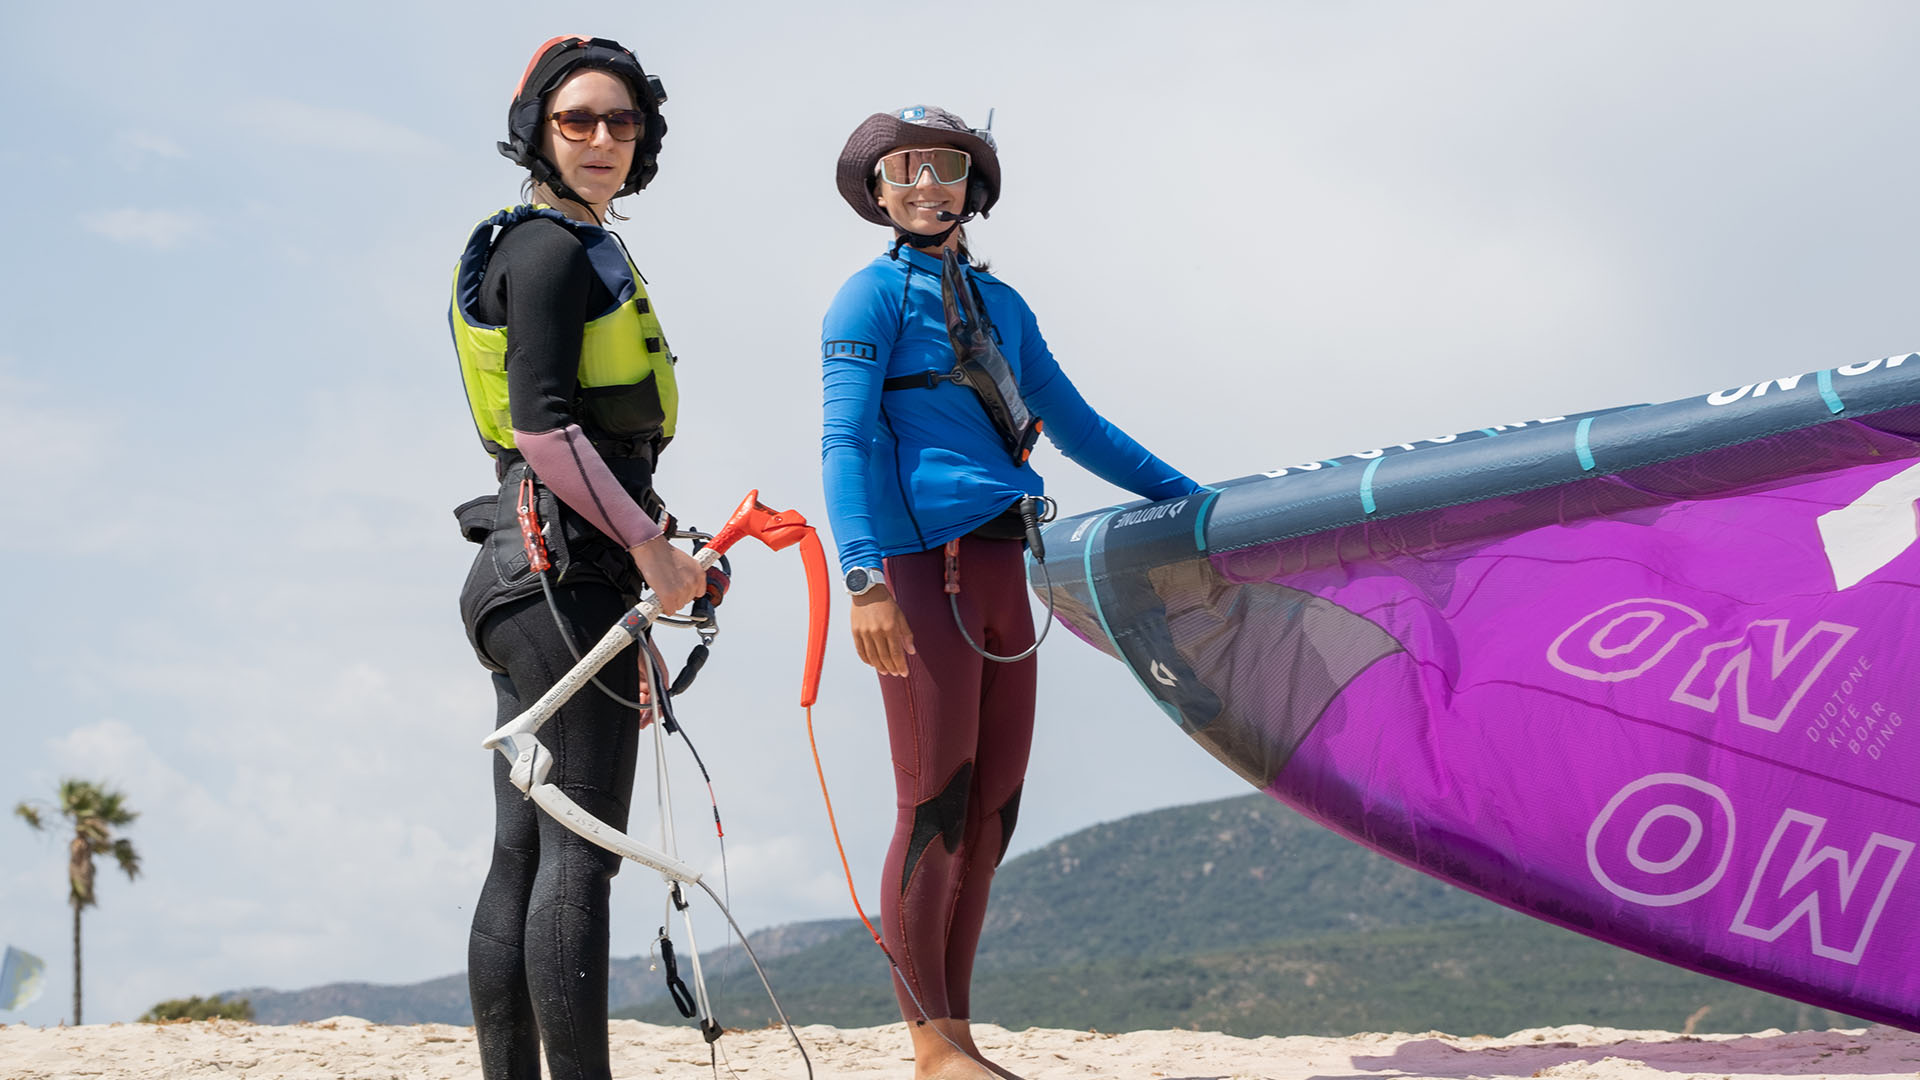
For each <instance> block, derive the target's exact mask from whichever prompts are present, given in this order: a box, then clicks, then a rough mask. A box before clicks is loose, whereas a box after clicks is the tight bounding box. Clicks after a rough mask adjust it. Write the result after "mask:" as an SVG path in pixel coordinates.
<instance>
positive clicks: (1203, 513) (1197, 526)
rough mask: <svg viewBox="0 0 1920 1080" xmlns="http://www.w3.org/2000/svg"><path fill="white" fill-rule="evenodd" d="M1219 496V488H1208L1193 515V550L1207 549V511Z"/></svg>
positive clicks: (1201, 550) (1202, 550)
mask: <svg viewBox="0 0 1920 1080" xmlns="http://www.w3.org/2000/svg"><path fill="white" fill-rule="evenodd" d="M1219 497H1220V489H1219V488H1208V489H1207V501H1206V502H1203V503H1201V504H1200V512H1199V513H1197V514H1195V515H1193V550H1195V551H1200V552H1204V551H1206V550H1207V511H1208V510H1210V509H1212V508H1213V500H1215V499H1217V498H1219ZM1089 580H1091V579H1089Z"/></svg>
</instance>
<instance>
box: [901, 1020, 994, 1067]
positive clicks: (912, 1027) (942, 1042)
mask: <svg viewBox="0 0 1920 1080" xmlns="http://www.w3.org/2000/svg"><path fill="white" fill-rule="evenodd" d="M907 1030H908V1031H909V1032H910V1033H911V1034H912V1036H913V1077H914V1080H988V1077H989V1076H990V1075H992V1076H1002V1075H1006V1074H1004V1073H998V1072H994V1073H989V1071H988V1070H989V1068H990V1066H988V1065H986V1064H985V1063H983V1062H982V1061H981V1060H980V1059H979V1057H978V1055H979V1053H980V1051H979V1049H978V1048H976V1047H975V1046H974V1045H973V1035H972V1034H971V1033H970V1032H968V1031H967V1023H966V1021H964V1020H949V1019H946V1018H945V1017H942V1018H940V1019H937V1020H927V1021H922V1022H920V1023H914V1024H908V1025H907Z"/></svg>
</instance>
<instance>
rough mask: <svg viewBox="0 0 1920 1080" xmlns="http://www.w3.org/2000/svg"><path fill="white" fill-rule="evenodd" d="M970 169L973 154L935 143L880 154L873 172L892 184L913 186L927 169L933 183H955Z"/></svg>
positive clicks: (962, 178)
mask: <svg viewBox="0 0 1920 1080" xmlns="http://www.w3.org/2000/svg"><path fill="white" fill-rule="evenodd" d="M972 168H973V155H972V154H969V153H967V152H966V151H965V150H955V149H954V148H953V147H951V146H934V147H928V148H926V149H920V150H895V151H894V152H893V153H891V154H887V155H885V156H883V157H881V159H880V160H879V162H878V163H876V164H875V165H874V170H873V171H874V172H876V173H878V174H879V176H880V179H882V180H885V181H886V182H887V183H889V184H891V185H892V186H894V187H913V186H914V185H915V184H918V183H919V182H920V174H921V173H923V172H927V171H929V170H931V171H932V173H933V179H934V182H935V183H938V184H957V183H959V182H960V181H962V180H965V179H966V178H967V173H968V172H969V171H970V170H972Z"/></svg>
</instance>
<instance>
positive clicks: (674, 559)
mask: <svg viewBox="0 0 1920 1080" xmlns="http://www.w3.org/2000/svg"><path fill="white" fill-rule="evenodd" d="M627 554H628V555H631V556H633V565H634V566H636V567H639V569H640V576H641V577H643V578H646V579H647V585H648V586H649V587H651V588H652V589H653V595H654V597H655V598H656V599H657V600H659V602H660V611H661V613H662V614H665V615H672V614H675V613H676V612H678V611H679V610H680V609H681V608H683V607H686V606H687V605H688V604H691V603H693V602H694V601H695V600H697V599H699V597H700V594H701V593H702V592H704V591H705V590H706V587H707V574H706V571H704V570H702V569H700V564H699V563H697V562H695V561H694V559H693V556H691V555H689V554H687V553H686V552H684V551H681V550H680V549H679V548H677V547H674V546H673V544H672V543H671V542H669V541H668V540H667V537H666V534H665V533H662V534H660V535H659V536H656V537H654V538H653V539H651V540H648V541H646V542H644V543H640V544H635V545H633V546H632V547H630V548H628V549H627Z"/></svg>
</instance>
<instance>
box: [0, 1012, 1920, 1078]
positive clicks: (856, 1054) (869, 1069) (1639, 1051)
mask: <svg viewBox="0 0 1920 1080" xmlns="http://www.w3.org/2000/svg"><path fill="white" fill-rule="evenodd" d="M611 1030H612V1036H613V1072H614V1075H615V1076H617V1077H650V1076H676V1077H689V1078H692V1077H701V1076H710V1075H712V1074H711V1072H710V1071H709V1070H708V1067H707V1047H706V1045H705V1044H703V1043H702V1042H701V1041H700V1036H699V1034H698V1033H697V1032H695V1031H693V1030H692V1029H690V1028H662V1027H654V1026H652V1025H649V1024H642V1023H638V1022H636V1021H631V1020H615V1021H613V1022H612V1024H611ZM974 1030H975V1038H976V1039H977V1040H978V1042H979V1044H980V1046H981V1048H982V1049H983V1050H984V1051H986V1053H987V1054H988V1056H990V1057H993V1058H994V1059H996V1060H997V1061H999V1062H1000V1063H1001V1064H1002V1065H1005V1066H1006V1067H1008V1068H1009V1069H1011V1070H1012V1071H1014V1072H1016V1073H1018V1074H1020V1075H1021V1076H1023V1077H1028V1078H1030V1080H1054V1078H1066V1077H1089V1076H1099V1077H1127V1078H1134V1077H1138V1078H1140V1080H1359V1078H1361V1077H1371V1076H1380V1077H1396V1078H1416V1077H1436V1078H1446V1080H1467V1078H1472V1077H1496V1078H1497V1077H1533V1076H1544V1077H1556V1078H1565V1077H1594V1078H1600V1080H1629V1078H1633V1080H1638V1078H1649V1080H1652V1078H1658V1080H1688V1078H1694V1077H1698V1078H1703V1080H1704V1078H1713V1080H1722V1078H1727V1080H1732V1078H1736V1077H1782V1078H1792V1080H1800V1078H1814V1077H1844V1078H1847V1080H1876V1078H1893V1077H1900V1078H1903V1080H1916V1078H1920V1035H1917V1034H1914V1033H1912V1032H1907V1031H1900V1030H1898V1029H1895V1028H1888V1027H1873V1028H1868V1029H1866V1030H1864V1031H1861V1030H1853V1031H1847V1030H1835V1031H1803V1032H1798V1033H1795V1034H1782V1033H1781V1032H1778V1031H1767V1032H1762V1033H1760V1034H1757V1035H1705V1036H1692V1035H1674V1034H1671V1033H1669V1032H1664V1031H1620V1030H1617V1029H1613V1028H1595V1027H1587V1026H1584V1025H1580V1026H1573V1027H1560V1028H1538V1029H1534V1030H1530V1031H1521V1032H1517V1033H1515V1034H1513V1035H1509V1036H1506V1037H1504V1038H1493V1037H1490V1036H1485V1035H1476V1036H1470V1037H1464V1038H1463V1037H1457V1036H1453V1035H1443V1034H1440V1033H1438V1032H1428V1033H1426V1034H1424V1035H1406V1034H1394V1035H1355V1036H1353V1037H1351V1038H1345V1039H1324V1038H1318V1037H1312V1036H1295V1037H1291V1038H1275V1037H1271V1036H1270V1037H1266V1038H1259V1039H1240V1038H1234V1037H1232V1036H1228V1035H1219V1034H1212V1033H1206V1032H1186V1031H1136V1032H1129V1033H1127V1034H1124V1035H1102V1034H1095V1033H1092V1032H1084V1031H1054V1030H1047V1029H1042V1028H1035V1029H1032V1030H1028V1031H1021V1032H1009V1031H1007V1030H1005V1029H1003V1028H998V1027H993V1026H991V1025H981V1026H979V1027H977V1028H975V1029H974ZM800 1037H801V1038H802V1039H803V1040H804V1041H805V1042H806V1044H807V1052H808V1053H809V1054H810V1055H811V1056H812V1058H813V1071H814V1075H815V1076H817V1077H820V1078H822V1080H824V1078H826V1077H839V1076H864V1077H889V1078H897V1080H908V1078H910V1077H911V1076H912V1075H913V1068H912V1065H911V1063H910V1061H909V1059H908V1057H907V1037H906V1032H905V1030H904V1029H903V1028H902V1027H901V1025H899V1024H893V1025H889V1026H887V1027H876V1028H855V1029H850V1030H844V1031H843V1030H840V1029H838V1028H831V1027H825V1026H813V1027H804V1028H801V1029H800ZM719 1045H720V1046H721V1048H722V1049H723V1050H724V1051H725V1053H726V1058H727V1061H728V1062H730V1063H731V1065H732V1070H733V1073H734V1074H735V1075H737V1076H739V1077H740V1078H742V1080H772V1078H776V1077H778V1078H782V1080H786V1078H800V1077H804V1076H806V1070H805V1069H804V1068H803V1067H802V1066H801V1063H800V1058H799V1056H798V1054H797V1053H796V1052H795V1051H794V1049H793V1044H792V1043H791V1042H789V1041H788V1039H787V1036H786V1033H785V1032H784V1031H779V1030H765V1031H750V1032H732V1033H729V1034H728V1035H726V1036H725V1037H724V1038H722V1039H721V1040H720V1044H719ZM478 1075H479V1065H478V1059H477V1057H476V1056H475V1052H474V1044H473V1029H472V1028H461V1027H452V1026H449V1025H445V1024H420V1025H414V1026H408V1027H386V1026H381V1025H376V1024H369V1023H367V1022H366V1021H364V1020H357V1019H354V1018H352V1017H336V1018H334V1019H332V1020H323V1021H320V1022H318V1023H313V1024H299V1025H295V1026H291V1027H260V1026H256V1025H253V1024H244V1023H234V1022H230V1021H208V1022H203V1023H176V1024H163V1025H153V1024H107V1025H94V1026H89V1027H80V1028H34V1027H28V1026H26V1025H20V1024H16V1025H13V1026H0V1077H4V1078H5V1080H52V1078H66V1077H98V1078H102V1080H136V1078H138V1080H149V1078H152V1080H159V1078H162V1077H166V1078H174V1077H215V1076H217V1077H242V1076H244V1077H302V1078H305V1077H314V1078H320V1077H328V1078H333V1077H344V1078H352V1080H402V1078H404V1080H437V1078H440V1077H463V1078H464V1077H477V1076H478ZM720 1075H721V1076H723V1077H724V1076H727V1075H728V1069H727V1065H726V1063H723V1064H722V1066H721V1069H720Z"/></svg>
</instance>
